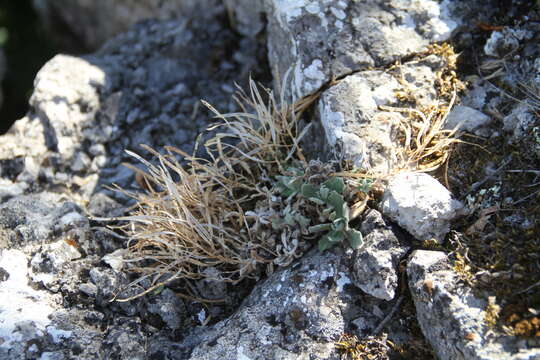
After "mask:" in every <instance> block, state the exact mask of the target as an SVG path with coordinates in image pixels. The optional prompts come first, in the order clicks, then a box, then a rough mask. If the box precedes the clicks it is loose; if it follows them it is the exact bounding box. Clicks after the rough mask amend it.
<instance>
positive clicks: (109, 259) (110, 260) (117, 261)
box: [101, 249, 126, 272]
mask: <svg viewBox="0 0 540 360" xmlns="http://www.w3.org/2000/svg"><path fill="white" fill-rule="evenodd" d="M125 254H126V249H118V250H116V251H113V252H112V253H110V254H107V255H105V256H104V257H103V258H102V259H101V260H102V261H103V262H104V263H105V264H107V265H109V266H110V267H111V268H112V269H113V270H114V271H117V272H119V271H121V270H122V268H123V267H124V255H125Z"/></svg>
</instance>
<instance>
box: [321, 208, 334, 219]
mask: <svg viewBox="0 0 540 360" xmlns="http://www.w3.org/2000/svg"><path fill="white" fill-rule="evenodd" d="M332 211H334V209H333V208H331V207H327V208H325V209H324V210H323V211H322V214H323V215H324V216H326V217H330V214H331V213H332Z"/></svg>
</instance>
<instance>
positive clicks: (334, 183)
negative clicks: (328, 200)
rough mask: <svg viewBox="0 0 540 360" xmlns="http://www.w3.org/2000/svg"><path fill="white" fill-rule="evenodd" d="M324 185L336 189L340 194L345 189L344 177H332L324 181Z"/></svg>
mask: <svg viewBox="0 0 540 360" xmlns="http://www.w3.org/2000/svg"><path fill="white" fill-rule="evenodd" d="M324 185H325V186H326V187H327V188H328V189H330V190H334V191H335V192H337V193H338V194H343V190H344V189H345V183H344V182H343V179H342V178H340V177H332V178H330V179H328V180H326V181H325V182H324Z"/></svg>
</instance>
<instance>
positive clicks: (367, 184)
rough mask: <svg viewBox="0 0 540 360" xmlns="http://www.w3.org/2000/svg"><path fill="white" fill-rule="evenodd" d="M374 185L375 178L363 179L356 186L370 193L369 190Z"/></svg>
mask: <svg viewBox="0 0 540 360" xmlns="http://www.w3.org/2000/svg"><path fill="white" fill-rule="evenodd" d="M372 185H373V180H371V179H362V180H360V182H359V183H358V186H357V187H356V188H357V189H358V190H360V191H362V192H363V193H366V194H367V193H368V192H369V190H371V186H372Z"/></svg>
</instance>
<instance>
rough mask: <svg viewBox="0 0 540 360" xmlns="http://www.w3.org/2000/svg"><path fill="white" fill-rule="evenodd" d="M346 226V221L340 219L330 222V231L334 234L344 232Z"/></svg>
mask: <svg viewBox="0 0 540 360" xmlns="http://www.w3.org/2000/svg"><path fill="white" fill-rule="evenodd" d="M347 225H348V224H347V221H345V219H344V218H342V217H340V218H337V219H336V220H334V221H333V222H332V229H333V230H334V231H336V232H337V231H339V232H342V231H345V230H346V228H347Z"/></svg>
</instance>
